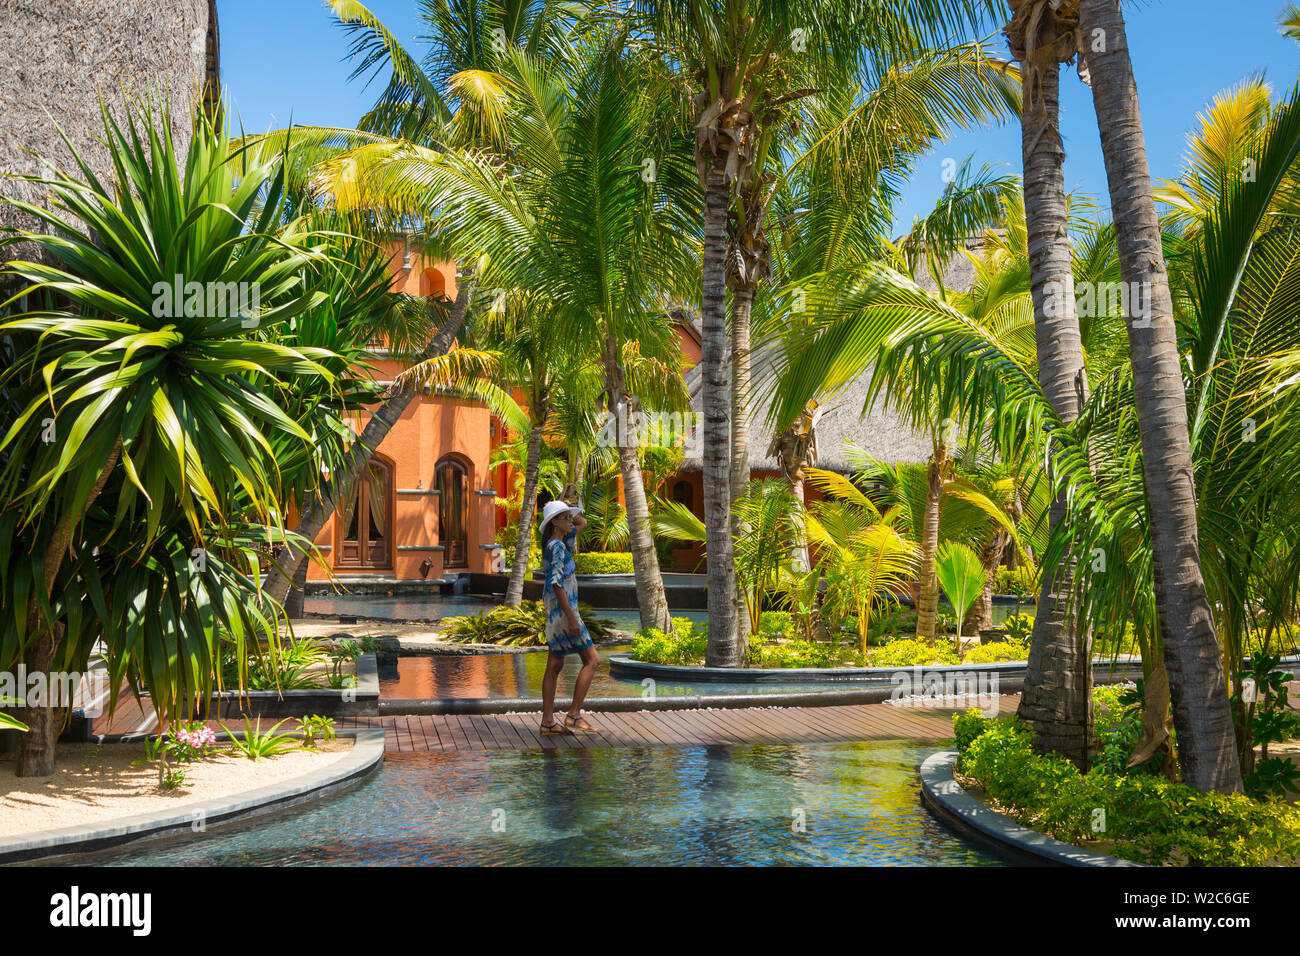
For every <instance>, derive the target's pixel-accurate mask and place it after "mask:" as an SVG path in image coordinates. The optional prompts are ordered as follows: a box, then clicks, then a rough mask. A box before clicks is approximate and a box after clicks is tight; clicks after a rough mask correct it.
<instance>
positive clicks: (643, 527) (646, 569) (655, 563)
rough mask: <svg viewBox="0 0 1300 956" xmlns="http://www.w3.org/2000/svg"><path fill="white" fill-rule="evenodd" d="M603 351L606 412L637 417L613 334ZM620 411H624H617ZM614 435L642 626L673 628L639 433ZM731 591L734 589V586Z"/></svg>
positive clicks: (627, 431)
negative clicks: (652, 527)
mask: <svg viewBox="0 0 1300 956" xmlns="http://www.w3.org/2000/svg"><path fill="white" fill-rule="evenodd" d="M604 353H605V354H604V360H605V388H606V393H607V395H608V400H609V411H610V413H611V414H612V415H614V416H615V421H618V422H620V423H621V422H622V421H624V420H626V421H628V422H631V421H633V420H635V419H636V418H638V417H639V416H638V415H637V411H639V410H638V409H634V408H633V407H632V404H633V403H632V402H631V401H630V400H629V397H628V394H627V386H626V383H625V378H624V374H623V366H622V363H621V362H620V361H619V357H618V343H617V342H616V341H615V339H614V337H613V336H612V335H607V336H606V337H605V350H604ZM620 410H622V411H623V413H624V414H620ZM624 415H625V416H626V417H624ZM615 434H616V436H617V446H618V465H619V472H620V474H621V475H622V478H623V500H624V501H625V502H626V505H627V536H628V541H629V543H630V546H631V549H632V574H633V577H634V578H635V580H636V601H637V608H638V609H639V610H640V612H641V627H642V629H645V628H648V627H657V628H659V629H660V630H662V631H668V630H670V629H671V628H672V619H671V617H670V616H669V613H668V595H667V592H665V591H664V578H663V574H661V573H660V570H659V555H658V553H657V552H656V551H655V544H654V538H653V537H652V535H651V533H650V508H649V504H648V502H647V501H646V495H645V481H644V480H643V478H642V476H641V462H640V460H639V459H638V457H637V444H638V436H637V435H635V434H634V433H633V429H631V428H623V427H621V424H620V427H618V428H617V429H616V431H615ZM732 590H733V592H734V590H735V588H734V586H733V588H732Z"/></svg>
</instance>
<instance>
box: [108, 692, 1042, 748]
mask: <svg viewBox="0 0 1300 956" xmlns="http://www.w3.org/2000/svg"><path fill="white" fill-rule="evenodd" d="M1018 703H1019V696H1018V695H1004V696H1003V697H1001V698H999V701H998V704H999V713H1003V714H1008V713H1013V712H1014V711H1015V708H1016V705H1017V704H1018ZM952 714H953V711H952V710H951V709H938V708H918V707H904V706H899V705H895V704H890V703H882V704H860V705H855V706H845V707H782V708H764V707H754V708H745V709H737V710H676V711H638V712H635V713H605V714H602V713H596V714H590V715H588V721H589V722H590V723H591V724H592V726H594V727H596V729H597V732H596V733H590V734H582V733H579V734H574V735H572V736H562V735H550V734H547V735H542V734H541V733H540V732H539V730H538V725H539V723H540V722H541V716H540V714H538V713H529V714H490V715H475V716H468V715H438V716H410V717H390V716H385V717H343V718H339V719H338V720H337V721H336V726H337V727H338V728H339V729H341V730H342V729H351V728H359V727H382V728H384V730H385V731H386V744H387V746H386V749H387V751H388V752H389V753H451V752H457V751H465V750H472V751H485V750H533V749H544V750H565V749H581V748H586V747H658V746H691V745H697V746H698V745H712V744H777V743H797V742H818V741H823V742H830V741H846V740H920V741H926V742H934V741H938V740H942V739H945V738H950V737H952ZM152 716H153V715H152V714H142V713H141V712H140V709H139V708H138V707H137V706H136V705H135V702H134V701H132V700H130V699H129V698H128V699H127V700H125V701H121V702H120V703H119V705H118V711H117V713H116V714H115V715H114V717H113V720H112V721H111V722H109V721H108V719H107V717H103V718H100V720H99V722H97V725H96V727H95V730H96V732H97V733H116V734H121V733H132V732H141V731H143V732H148V733H156V732H157V722H156V720H152V719H151V718H152ZM278 719H279V718H268V717H264V718H262V721H261V727H262V729H263V730H264V731H265V730H268V729H270V727H271V726H272V725H274V724H275V723H276V721H277V720H278ZM226 723H227V726H229V727H230V728H231V729H232V730H242V729H243V723H244V722H243V721H242V720H235V721H228V722H226ZM293 725H294V724H293V721H289V722H288V723H287V724H286V725H285V727H283V728H281V729H282V730H288V729H289V728H290V727H292V726H293ZM209 726H211V727H213V729H219V728H218V727H217V724H216V722H215V721H211V722H209Z"/></svg>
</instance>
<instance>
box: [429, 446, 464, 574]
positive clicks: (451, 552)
mask: <svg viewBox="0 0 1300 956" xmlns="http://www.w3.org/2000/svg"><path fill="white" fill-rule="evenodd" d="M434 482H435V487H436V488H437V489H438V537H439V542H438V543H439V544H441V545H442V546H443V548H444V549H445V550H444V551H443V553H442V557H443V567H445V568H466V567H469V473H468V471H466V469H465V465H464V464H463V463H461V462H460V461H459V460H457V459H455V458H444V459H442V460H441V461H440V462H438V466H437V468H436V469H435V471H434Z"/></svg>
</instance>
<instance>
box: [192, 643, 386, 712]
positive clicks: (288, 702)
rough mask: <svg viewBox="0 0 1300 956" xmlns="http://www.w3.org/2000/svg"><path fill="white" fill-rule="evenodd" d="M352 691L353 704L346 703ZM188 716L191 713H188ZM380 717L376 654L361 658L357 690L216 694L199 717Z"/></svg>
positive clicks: (249, 691)
mask: <svg viewBox="0 0 1300 956" xmlns="http://www.w3.org/2000/svg"><path fill="white" fill-rule="evenodd" d="M348 691H351V695H352V700H344V699H343V695H344V693H345V692H348ZM186 712H188V711H186ZM377 713H379V664H378V661H377V660H376V658H375V655H374V654H362V655H361V656H360V657H358V658H357V686H355V687H340V688H338V689H334V688H329V687H307V688H302V689H300V690H246V691H244V692H243V693H240V692H238V691H221V692H220V693H217V694H213V695H212V698H211V700H210V701H209V703H208V706H207V707H200V708H199V711H198V713H197V714H196V715H195V716H196V717H201V718H202V719H205V720H210V719H214V718H215V719H217V720H235V719H237V718H239V717H243V716H245V715H247V716H249V717H301V716H303V715H305V714H320V715H321V716H322V717H357V716H374V715H375V714H377Z"/></svg>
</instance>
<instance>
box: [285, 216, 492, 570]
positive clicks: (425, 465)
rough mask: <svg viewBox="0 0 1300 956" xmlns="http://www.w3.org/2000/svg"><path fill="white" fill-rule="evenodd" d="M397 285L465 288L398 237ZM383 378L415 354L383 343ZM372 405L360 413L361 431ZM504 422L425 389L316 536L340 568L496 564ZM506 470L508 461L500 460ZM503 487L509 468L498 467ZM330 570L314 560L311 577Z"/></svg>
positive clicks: (447, 266)
mask: <svg viewBox="0 0 1300 956" xmlns="http://www.w3.org/2000/svg"><path fill="white" fill-rule="evenodd" d="M390 268H391V270H392V272H393V277H394V278H393V288H394V289H395V290H397V291H400V292H405V293H408V294H410V295H417V296H424V297H427V296H434V297H445V298H447V299H454V298H455V297H456V268H455V265H454V264H453V263H434V264H429V263H427V262H425V261H423V260H421V258H420V256H419V255H418V254H415V253H412V252H411V250H410V247H409V245H407V244H406V243H404V242H400V241H399V242H395V243H394V244H393V250H392V259H391V263H390ZM369 362H370V364H371V365H372V366H373V369H374V371H373V375H374V377H375V379H376V380H378V381H380V382H390V381H392V380H393V379H394V378H395V377H396V376H397V375H398V374H399V373H400V372H401V371H402V370H403V369H405V368H406V367H407V364H406V363H404V362H402V361H400V360H397V359H394V358H391V357H389V356H388V354H387V351H386V350H385V349H384V348H382V347H380V346H376V347H375V348H374V350H373V352H372V354H371V357H370V358H369ZM368 417H369V416H368V415H366V414H362V415H360V416H358V418H357V420H356V421H355V422H354V423H353V424H354V430H355V431H357V432H360V431H361V430H362V429H363V428H364V427H365V425H366V422H367V420H368ZM500 440H501V426H500V423H499V422H498V421H497V420H496V418H495V417H494V416H493V415H492V414H491V412H489V411H488V409H487V407H486V406H485V405H484V404H483V403H482V402H478V401H469V400H465V399H459V398H451V397H447V396H443V395H433V394H429V393H428V392H425V393H424V394H421V395H418V396H417V397H416V398H415V399H414V400H413V401H412V402H411V404H410V405H409V406H407V408H406V410H405V411H404V412H403V413H402V416H401V418H400V419H398V421H397V423H396V424H395V425H394V426H393V428H392V430H391V431H390V432H389V433H388V435H387V436H386V437H385V438H384V440H383V442H382V443H381V444H380V446H379V448H378V450H377V453H376V455H375V456H374V458H373V459H372V461H371V467H370V470H369V473H368V474H366V475H365V476H363V478H362V480H361V481H360V482H358V488H357V489H356V490H355V491H354V492H353V494H352V495H351V496H349V498H348V499H347V500H346V501H345V502H342V503H340V505H339V508H338V510H337V511H335V513H334V514H333V515H332V516H331V517H330V519H329V520H328V521H327V522H326V524H325V527H324V528H323V529H322V530H321V534H320V536H319V537H318V538H317V539H316V544H317V545H318V546H319V547H320V548H321V551H322V553H323V555H325V556H326V557H327V558H328V560H329V564H330V567H331V568H332V569H333V571H334V573H335V574H336V575H338V576H340V577H373V578H376V579H395V580H419V579H420V578H424V579H426V580H430V581H434V580H438V579H441V578H444V577H445V576H446V575H448V574H454V573H456V572H463V571H479V572H484V571H491V570H492V567H493V561H494V557H495V555H496V552H497V547H496V544H495V541H494V537H495V534H496V527H497V524H496V522H497V520H498V515H497V509H496V507H495V506H494V499H495V497H496V495H497V492H498V489H497V488H494V487H493V484H492V479H493V475H492V470H491V468H490V466H489V461H490V458H491V454H492V450H493V448H494V447H495V446H496V445H497V444H499V443H500ZM498 471H500V469H498ZM497 477H498V479H499V480H500V481H501V484H500V488H504V487H505V486H504V478H505V476H504V475H503V474H499V475H498V476H497ZM326 577H327V575H326V572H325V570H324V569H323V568H321V567H319V566H318V565H316V564H314V563H312V564H310V565H309V570H308V580H313V581H321V580H325V579H326Z"/></svg>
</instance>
